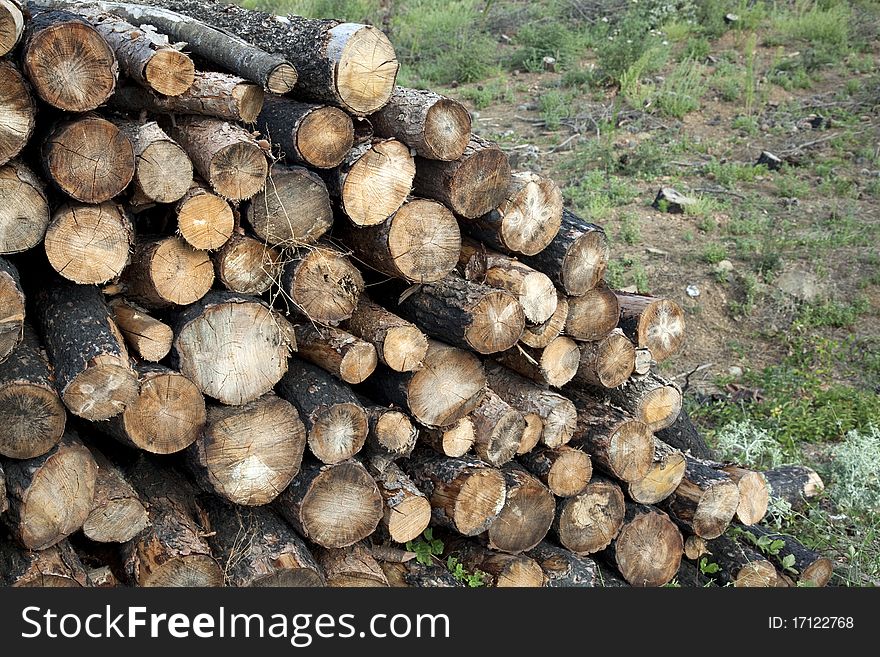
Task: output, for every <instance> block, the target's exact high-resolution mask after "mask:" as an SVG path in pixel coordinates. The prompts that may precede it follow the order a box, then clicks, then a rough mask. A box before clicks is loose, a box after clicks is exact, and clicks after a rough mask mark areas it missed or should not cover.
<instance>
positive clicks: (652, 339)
mask: <svg viewBox="0 0 880 657" xmlns="http://www.w3.org/2000/svg"><path fill="white" fill-rule="evenodd" d="M638 334H639V346H640V347H647V348H648V349H650V350H651V355H652V356H653V358H654V360H656V361H658V362H659V361H661V360H664V359H666V358H668V357H669V356H671V355H672V354H674V353H675V352H677V351H678V349H679V348H680V347H681V344H682V342H684V311H682V309H681V306H679V305H678V304H677V303H675V302H674V301H671V300H669V299H657V300H656V301H654V302H653V303H651V304H650V305H649V306H648V307H647V308H645V310H644V311H643V312H642V314H641V316H640V317H639V326H638Z"/></svg>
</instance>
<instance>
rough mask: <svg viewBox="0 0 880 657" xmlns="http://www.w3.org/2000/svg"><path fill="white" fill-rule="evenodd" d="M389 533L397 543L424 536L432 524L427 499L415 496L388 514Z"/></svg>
mask: <svg viewBox="0 0 880 657" xmlns="http://www.w3.org/2000/svg"><path fill="white" fill-rule="evenodd" d="M386 517H387V519H388V533H389V534H390V536H391V540H392V541H394V542H395V543H406V542H407V541H413V540H415V539H417V538H418V537H419V536H421V535H422V532H423V531H425V528H426V527H427V526H428V523H430V522H431V504H430V503H429V502H428V499H427V498H426V497H422V496H419V495H413V496H410V497H407V498H406V499H404V500H403V501H402V502H400V503H399V504H398V505H397V506H395V507H394V509H392V510H390V512H389V513H387V514H386Z"/></svg>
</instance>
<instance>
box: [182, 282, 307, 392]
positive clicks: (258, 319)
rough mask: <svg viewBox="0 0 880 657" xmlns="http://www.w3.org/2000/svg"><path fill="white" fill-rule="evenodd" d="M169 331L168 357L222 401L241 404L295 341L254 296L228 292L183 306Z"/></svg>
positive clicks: (267, 383)
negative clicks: (170, 341) (171, 331)
mask: <svg viewBox="0 0 880 657" xmlns="http://www.w3.org/2000/svg"><path fill="white" fill-rule="evenodd" d="M174 334H175V337H174V343H173V345H172V350H171V355H172V362H174V363H176V366H177V367H179V369H180V371H181V373H182V374H184V376H186V377H187V378H188V379H190V380H191V381H192V382H193V383H195V384H196V385H197V386H198V388H199V390H201V391H202V392H203V393H204V394H206V395H208V396H210V397H213V398H214V399H216V400H218V401H220V402H222V403H224V404H246V403H247V402H249V401H253V400H254V399H256V398H257V397H259V396H261V395H263V394H264V393H266V392H268V391H269V390H271V389H272V387H273V386H274V385H275V384H276V383H277V382H278V381H279V380H280V379H281V377H282V376H284V373H285V372H286V371H287V357H288V354H289V350H290V348H291V347H292V346H293V345H294V344H295V342H294V341H293V338H292V331H291V330H290V329H289V325H288V323H287V321H286V320H285V319H284V318H283V317H279V316H278V315H277V314H275V313H273V311H272V310H271V309H270V308H269V307H268V306H267V305H266V304H265V303H263V302H262V301H260V300H259V299H257V298H256V297H247V296H244V295H235V294H232V293H230V292H211V293H209V294H207V295H206V296H205V297H203V298H202V299H201V300H199V301H198V302H197V303H195V304H193V305H191V306H187V307H186V308H185V309H184V310H183V311H181V312H180V314H179V315H178V317H177V321H176V326H175V332H174ZM230 344H234V345H236V348H235V349H229V345H230Z"/></svg>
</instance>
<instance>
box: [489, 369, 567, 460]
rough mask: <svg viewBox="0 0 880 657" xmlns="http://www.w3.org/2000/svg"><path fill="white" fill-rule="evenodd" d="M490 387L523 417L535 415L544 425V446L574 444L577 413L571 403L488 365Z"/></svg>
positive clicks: (510, 373)
mask: <svg viewBox="0 0 880 657" xmlns="http://www.w3.org/2000/svg"><path fill="white" fill-rule="evenodd" d="M486 377H487V381H488V383H489V387H490V388H492V390H494V391H495V392H496V393H498V396H499V397H501V399H503V400H504V401H506V402H507V403H508V404H510V405H511V406H513V407H514V408H516V409H518V410H519V411H521V412H523V413H536V414H537V415H539V416H540V418H541V419H542V420H543V421H544V432H543V434H542V435H541V442H542V443H543V444H544V445H547V446H548V447H559V446H561V445H565V444H566V443H567V442H568V441H569V440H571V438H572V436H573V435H574V432H575V430H576V428H577V409H576V408H575V406H574V404H573V403H572V402H571V400H569V399H567V398H566V397H563V396H562V395H560V394H557V393H555V392H552V391H550V390H546V389H544V388H541V387H540V386H538V385H536V384H535V383H533V382H532V381H529V380H528V379H524V378H523V377H521V376H519V375H517V374H515V373H513V372H511V371H510V370H508V369H507V368H506V367H503V366H501V365H496V364H492V365H487V368H486Z"/></svg>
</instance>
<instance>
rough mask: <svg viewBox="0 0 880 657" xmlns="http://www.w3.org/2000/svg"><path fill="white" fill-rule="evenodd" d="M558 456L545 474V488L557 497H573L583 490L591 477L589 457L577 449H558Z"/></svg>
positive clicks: (591, 463) (565, 447)
mask: <svg viewBox="0 0 880 657" xmlns="http://www.w3.org/2000/svg"><path fill="white" fill-rule="evenodd" d="M558 449H559V450H560V454H559V456H558V457H557V458H556V459H555V460H554V461H553V465H552V466H550V471H549V472H548V473H547V486H549V488H550V490H551V491H552V492H553V494H554V495H557V496H558V497H573V496H574V495H577V494H579V493H580V492H582V491H583V490H584V488H585V487H586V485H587V484H588V483H589V482H590V479H592V477H593V462H592V460H591V459H590V456H589V455H588V454H586V453H585V452H582V451H581V450H579V449H574V448H570V447H567V446H563V447H559V448H558Z"/></svg>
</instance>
